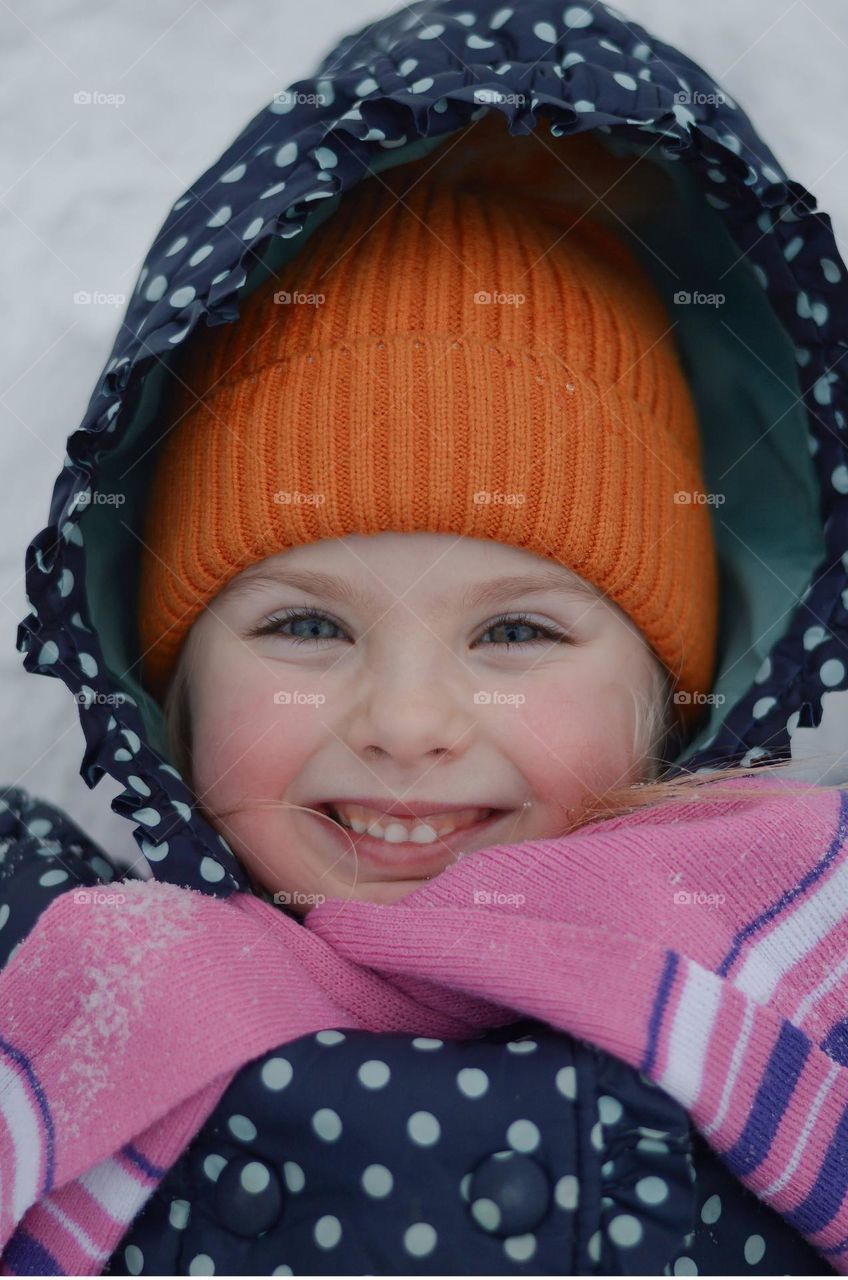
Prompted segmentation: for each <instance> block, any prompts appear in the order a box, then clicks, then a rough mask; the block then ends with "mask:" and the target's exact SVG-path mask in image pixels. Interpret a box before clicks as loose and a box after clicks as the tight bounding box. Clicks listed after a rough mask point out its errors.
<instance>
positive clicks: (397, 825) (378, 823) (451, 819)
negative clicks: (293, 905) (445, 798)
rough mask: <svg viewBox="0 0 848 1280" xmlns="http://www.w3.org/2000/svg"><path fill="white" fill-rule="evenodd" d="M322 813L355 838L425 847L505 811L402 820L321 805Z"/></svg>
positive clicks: (484, 810)
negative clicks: (362, 837)
mask: <svg viewBox="0 0 848 1280" xmlns="http://www.w3.org/2000/svg"><path fill="white" fill-rule="evenodd" d="M321 808H322V810H323V812H325V813H326V814H327V816H328V817H330V818H332V819H333V821H334V822H336V823H338V825H339V826H341V827H345V828H346V829H347V830H348V831H352V832H354V833H355V834H356V835H368V836H370V837H371V838H372V839H375V840H381V841H383V842H384V843H385V844H394V845H398V844H411V845H418V846H422V845H424V846H426V845H433V844H439V843H440V842H441V841H442V840H444V839H445V838H446V837H447V836H449V835H452V834H453V832H454V831H467V830H470V829H471V828H472V827H477V826H479V825H480V824H481V823H483V822H487V821H488V820H489V819H490V818H491V817H493V815H494V814H496V813H503V812H505V811H504V810H502V809H489V808H469V809H457V810H454V811H452V812H450V813H442V814H438V813H435V814H430V815H428V817H426V818H399V817H396V816H395V815H394V814H383V815H377V814H375V812H374V810H366V809H365V808H363V807H362V806H361V805H356V804H346V805H343V806H336V805H333V804H326V805H323V806H321Z"/></svg>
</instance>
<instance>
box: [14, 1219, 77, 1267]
mask: <svg viewBox="0 0 848 1280" xmlns="http://www.w3.org/2000/svg"><path fill="white" fill-rule="evenodd" d="M3 1265H4V1266H5V1267H7V1268H8V1269H9V1270H10V1272H11V1274H12V1275H15V1276H63V1275H65V1274H66V1272H64V1271H63V1270H62V1268H61V1267H60V1266H59V1263H58V1262H57V1261H56V1259H55V1258H54V1257H53V1254H52V1253H50V1251H49V1250H48V1249H45V1248H44V1245H43V1244H39V1243H38V1241H37V1240H34V1239H33V1237H32V1236H28V1235H27V1233H26V1232H25V1231H22V1230H20V1228H19V1229H18V1230H17V1231H16V1232H15V1234H14V1235H13V1236H12V1238H11V1239H10V1240H9V1242H8V1244H7V1245H6V1248H5V1249H4V1250H3Z"/></svg>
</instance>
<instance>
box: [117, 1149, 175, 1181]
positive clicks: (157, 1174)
mask: <svg viewBox="0 0 848 1280" xmlns="http://www.w3.org/2000/svg"><path fill="white" fill-rule="evenodd" d="M121 1153H122V1154H123V1155H124V1156H126V1158H127V1160H129V1161H130V1162H131V1163H132V1164H134V1165H136V1167H137V1168H139V1169H140V1170H141V1171H142V1173H143V1174H144V1175H145V1177H147V1178H150V1180H151V1181H152V1182H161V1180H162V1179H163V1178H164V1176H165V1174H166V1173H167V1172H168V1170H167V1169H160V1168H159V1166H158V1165H157V1164H151V1163H150V1161H149V1160H145V1158H144V1156H143V1155H142V1154H141V1152H140V1151H139V1149H138V1147H134V1146H133V1145H132V1143H131V1142H128V1143H127V1144H126V1145H125V1146H123V1147H122V1148H121Z"/></svg>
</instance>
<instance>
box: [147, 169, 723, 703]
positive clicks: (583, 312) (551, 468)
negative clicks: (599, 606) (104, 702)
mask: <svg viewBox="0 0 848 1280" xmlns="http://www.w3.org/2000/svg"><path fill="white" fill-rule="evenodd" d="M606 162H607V163H610V157H607V161H606ZM469 182H471V179H470V178H469ZM575 217H576V215H575V214H574V213H573V212H572V213H571V214H570V215H569V214H566V213H565V212H564V211H562V210H561V209H557V208H556V207H555V206H554V204H553V202H552V201H550V200H545V199H542V200H540V202H539V206H538V208H534V207H530V208H528V206H527V203H526V201H524V200H520V199H515V198H513V196H512V195H511V194H510V191H509V189H508V188H504V187H498V188H496V189H495V188H493V189H491V190H488V191H486V190H485V189H482V190H478V189H475V188H474V186H473V184H472V185H471V186H470V187H469V189H465V188H464V187H463V186H462V185H461V181H460V178H459V177H457V176H455V177H454V178H453V179H452V180H451V181H450V182H448V181H445V180H440V178H439V172H438V170H436V172H435V173H434V174H433V175H429V174H427V165H426V164H422V163H421V162H416V163H415V164H413V165H408V166H401V167H400V168H399V169H395V170H391V171H389V172H387V173H383V174H380V175H378V176H371V177H369V178H366V179H365V180H364V181H363V182H362V183H360V185H359V186H358V187H357V188H356V189H354V190H353V191H351V192H349V193H348V194H347V195H346V196H345V197H344V198H343V201H342V204H341V206H340V208H339V210H338V212H337V213H336V214H335V215H333V217H331V218H330V220H329V221H328V222H327V223H325V224H324V225H323V226H321V227H319V228H318V230H317V231H316V232H315V233H313V235H312V238H311V239H310V240H309V241H308V242H307V243H306V244H305V246H304V247H303V248H302V249H301V251H300V253H299V254H298V256H297V257H296V259H295V260H294V261H293V262H292V263H291V264H289V266H288V267H286V268H285V269H284V271H283V272H282V274H281V275H280V276H279V277H278V278H276V279H274V280H273V281H270V282H267V283H265V284H263V285H262V286H261V287H260V288H259V289H257V290H256V292H254V294H253V295H251V297H250V298H248V299H247V301H246V303H245V304H244V307H243V311H242V314H241V316H240V317H239V319H238V321H237V323H236V324H234V325H230V324H227V325H223V326H217V327H216V328H214V329H212V330H208V329H204V330H202V331H201V333H200V334H198V335H197V337H196V339H195V342H194V345H193V346H188V347H187V348H186V350H185V352H184V353H183V355H184V357H185V359H184V362H183V364H182V366H180V367H179V376H180V379H181V380H182V382H181V385H180V388H179V390H178V391H177V393H176V394H175V396H174V398H173V402H172V403H171V404H170V405H169V406H168V408H169V411H170V419H171V422H172V423H173V424H174V425H172V427H171V430H170V431H169V433H168V434H167V436H166V439H165V441H164V444H163V446H162V451H161V455H160V457H159V459H158V463H157V467H156V472H155V476H154V480H153V484H152V487H151V491H150V496H149V502H148V518H147V525H146V529H145V532H144V541H145V544H146V545H145V550H144V551H143V553H142V565H141V584H140V594H139V627H140V642H141V651H142V654H143V670H144V678H145V681H146V683H147V684H148V687H149V688H150V689H151V691H152V692H153V693H154V694H155V695H156V696H158V697H161V696H162V695H163V693H164V690H165V686H166V682H167V679H168V676H169V674H170V672H171V671H172V669H173V665H174V662H175V660H176V657H177V654H178V652H179V649H180V646H181V644H182V642H183V640H184V639H185V636H186V634H187V632H188V630H189V628H190V626H191V623H192V622H193V621H194V619H195V618H196V617H197V615H198V613H199V612H200V610H201V609H202V608H203V606H204V605H206V604H208V603H210V602H211V600H212V599H213V598H214V597H215V596H216V595H217V593H218V592H219V591H220V590H221V589H222V588H223V587H224V586H225V584H226V583H227V582H228V581H229V580H230V579H231V578H233V577H234V576H235V575H236V574H237V573H239V572H240V570H242V569H243V568H245V567H246V566H248V565H250V564H252V563H254V562H255V561H257V560H261V559H263V558H265V557H266V556H268V555H272V554H274V553H276V552H279V551H283V550H286V549H287V548H289V547H293V546H298V545H301V544H303V543H308V542H313V541H316V540H318V539H322V538H335V537H343V536H345V535H346V534H349V533H359V534H369V533H378V532H382V531H384V530H395V531H398V532H412V531H415V530H425V531H433V532H444V533H453V534H461V535H464V536H466V537H471V538H484V539H495V540H497V541H499V542H503V543H506V544H509V545H515V546H519V547H523V548H525V549H527V550H529V551H533V552H535V553H536V554H537V555H539V556H542V557H545V558H547V559H552V560H555V561H558V562H560V563H562V564H563V565H565V566H567V567H568V568H570V569H572V570H574V571H575V572H576V573H578V574H579V575H580V576H581V577H583V578H586V579H588V580H589V581H591V582H593V583H594V584H595V585H597V586H598V587H599V588H600V589H601V590H602V591H604V592H605V593H606V594H607V595H608V596H609V597H610V598H611V599H612V600H614V601H615V602H616V603H617V604H618V605H619V606H620V607H621V608H622V609H623V610H624V612H625V613H626V614H627V615H628V616H629V617H630V618H631V619H632V620H633V621H634V622H635V623H636V625H637V626H638V627H639V629H640V631H641V632H642V633H643V634H644V635H645V636H646V638H647V639H648V641H649V642H650V644H651V645H652V646H653V648H654V650H655V651H656V653H657V655H658V656H659V657H660V658H661V660H662V661H663V662H664V663H665V664H666V666H667V667H668V668H669V670H670V671H671V672H672V674H673V675H674V676H675V678H676V684H677V688H678V689H679V690H681V691H684V692H688V693H690V694H695V693H707V692H709V689H710V685H711V680H712V676H713V670H714V659H715V645H716V628H717V613H718V585H717V584H718V579H717V568H716V558H715V549H714V545H713V535H712V529H711V524H710V516H709V513H708V507H707V506H706V505H705V504H704V503H703V502H699V501H697V499H696V500H694V501H689V502H683V503H679V502H676V501H675V494H677V493H678V492H681V491H683V492H684V493H686V494H688V495H692V494H693V492H697V493H702V491H703V488H704V485H703V478H702V475H701V463H700V443H699V435H698V424H697V420H696V414H695V409H694V405H693V401H692V398H691V394H690V390H689V387H688V384H687V382H686V379H685V377H684V375H683V372H682V369H681V366H680V362H679V357H678V354H677V351H676V347H675V344H674V340H673V334H672V328H673V325H672V321H671V319H670V317H669V315H668V314H667V312H666V310H665V308H664V307H663V305H662V303H661V301H660V299H659V297H658V295H657V293H656V291H655V289H654V287H653V285H652V283H651V282H650V279H649V277H648V275H647V273H646V272H645V271H644V269H643V268H642V267H641V266H640V264H639V263H638V262H637V260H636V258H635V257H634V256H633V254H632V253H631V252H630V250H629V249H628V248H627V247H626V246H625V245H624V243H623V241H622V240H621V238H620V237H619V236H618V235H616V234H615V233H613V232H612V231H611V230H610V229H609V228H607V227H605V226H603V225H601V223H599V222H598V221H596V220H594V219H593V218H592V217H590V216H586V217H582V218H580V219H579V220H578V221H576V222H575V221H574V219H575ZM297 293H299V294H300V295H301V297H302V298H303V297H309V296H313V297H315V296H316V295H323V298H324V301H323V303H322V304H321V305H315V304H314V303H310V302H309V301H290V302H288V303H285V302H284V303H279V302H276V303H275V301H274V298H275V296H276V295H279V294H288V295H289V297H291V296H292V295H294V294H297ZM481 293H483V294H488V295H490V296H493V295H501V296H503V295H512V296H513V297H521V296H523V298H524V301H522V302H513V303H510V302H507V301H493V302H488V303H486V302H480V301H479V300H478V298H479V295H480V294H481ZM198 396H203V397H204V399H203V401H202V403H200V404H198V402H197V397H198ZM481 493H482V494H485V495H489V496H488V499H487V500H483V501H480V500H478V498H477V495H479V494H481ZM701 710H702V705H701V703H700V702H698V701H696V700H694V699H693V700H692V701H691V702H689V703H688V704H685V705H683V706H682V708H681V712H682V715H683V717H684V718H685V719H688V718H690V717H691V718H692V719H694V718H696V717H697V716H698V715H699V713H700V712H701Z"/></svg>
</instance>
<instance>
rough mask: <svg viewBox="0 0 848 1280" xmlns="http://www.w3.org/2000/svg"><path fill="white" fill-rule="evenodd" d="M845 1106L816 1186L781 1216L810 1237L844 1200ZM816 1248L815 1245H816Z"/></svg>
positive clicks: (847, 1169)
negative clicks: (795, 1205)
mask: <svg viewBox="0 0 848 1280" xmlns="http://www.w3.org/2000/svg"><path fill="white" fill-rule="evenodd" d="M846 1151H848V1107H846V1108H845V1110H844V1111H843V1112H842V1116H841V1118H840V1120H839V1124H838V1126H837V1129H836V1133H835V1134H834V1135H833V1138H832V1139H831V1142H830V1146H829V1147H828V1149H827V1151H826V1152H825V1157H824V1160H823V1161H822V1165H821V1168H820V1169H819V1174H818V1177H817V1178H816V1181H815V1185H814V1186H813V1187H812V1188H811V1190H810V1192H809V1193H808V1195H807V1198H806V1200H804V1201H802V1203H801V1204H799V1205H798V1208H797V1209H793V1210H792V1212H791V1213H786V1214H784V1215H783V1216H784V1217H785V1218H786V1221H787V1222H788V1223H789V1225H790V1226H793V1227H795V1228H796V1229H797V1230H798V1231H801V1232H803V1234H804V1235H807V1236H812V1235H814V1234H815V1232H817V1231H821V1230H822V1228H823V1227H826V1226H827V1224H828V1223H829V1222H831V1221H832V1220H833V1218H834V1217H835V1216H836V1214H837V1213H838V1212H839V1209H840V1207H841V1205H842V1202H843V1200H844V1199H845V1194H846V1191H848V1160H846V1159H845V1152H846ZM816 1248H818V1245H816ZM844 1249H845V1242H843V1243H842V1244H840V1245H835V1246H833V1247H832V1248H831V1250H830V1252H831V1253H841V1252H843V1251H844Z"/></svg>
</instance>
